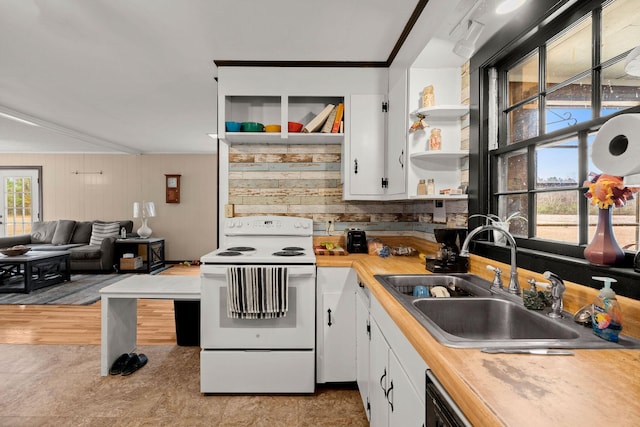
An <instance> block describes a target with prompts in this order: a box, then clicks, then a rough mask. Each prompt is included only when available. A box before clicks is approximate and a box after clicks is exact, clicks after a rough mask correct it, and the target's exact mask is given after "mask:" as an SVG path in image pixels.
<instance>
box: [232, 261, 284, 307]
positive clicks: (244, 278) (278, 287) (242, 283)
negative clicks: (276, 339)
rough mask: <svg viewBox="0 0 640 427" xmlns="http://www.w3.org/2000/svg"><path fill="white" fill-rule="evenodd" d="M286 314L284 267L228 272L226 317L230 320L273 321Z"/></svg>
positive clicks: (247, 268) (253, 268)
mask: <svg viewBox="0 0 640 427" xmlns="http://www.w3.org/2000/svg"><path fill="white" fill-rule="evenodd" d="M288 310H289V272H288V270H287V268H286V267H229V268H227V316H228V317H229V318H232V319H274V318H278V317H285V316H286V315H287V311H288Z"/></svg>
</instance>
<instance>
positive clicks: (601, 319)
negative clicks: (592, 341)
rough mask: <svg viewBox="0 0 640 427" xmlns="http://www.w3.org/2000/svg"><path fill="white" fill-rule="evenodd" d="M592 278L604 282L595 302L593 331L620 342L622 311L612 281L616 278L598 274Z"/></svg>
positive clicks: (592, 319)
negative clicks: (612, 287)
mask: <svg viewBox="0 0 640 427" xmlns="http://www.w3.org/2000/svg"><path fill="white" fill-rule="evenodd" d="M592 279H593V280H599V281H602V282H604V287H603V288H602V289H600V292H599V293H598V296H597V298H596V300H595V301H594V302H593V311H592V314H591V325H592V326H593V332H595V334H596V335H598V336H599V337H600V338H603V339H605V340H607V341H611V342H618V334H619V333H620V331H621V330H622V311H621V310H620V305H619V304H618V300H617V299H616V293H615V292H614V291H613V289H611V283H612V282H616V280H615V279H612V278H610V277H598V276H594V277H592Z"/></svg>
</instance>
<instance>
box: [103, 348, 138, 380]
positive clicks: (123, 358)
mask: <svg viewBox="0 0 640 427" xmlns="http://www.w3.org/2000/svg"><path fill="white" fill-rule="evenodd" d="M135 355H136V354H135V353H124V354H122V355H120V357H118V358H117V359H116V361H115V362H113V365H111V369H109V374H110V375H120V374H121V373H122V370H123V369H124V367H125V366H126V365H127V364H128V363H129V362H130V361H131V359H133V356H135Z"/></svg>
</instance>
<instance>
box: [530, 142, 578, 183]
mask: <svg viewBox="0 0 640 427" xmlns="http://www.w3.org/2000/svg"><path fill="white" fill-rule="evenodd" d="M580 184H582V183H580ZM577 186H578V140H577V139H570V140H568V141H562V142H557V143H553V144H549V145H545V146H542V147H538V148H536V188H559V187H573V188H576V187H577Z"/></svg>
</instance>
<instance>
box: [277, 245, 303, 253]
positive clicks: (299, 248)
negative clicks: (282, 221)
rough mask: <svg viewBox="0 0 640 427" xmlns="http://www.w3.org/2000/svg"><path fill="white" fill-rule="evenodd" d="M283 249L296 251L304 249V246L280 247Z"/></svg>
mask: <svg viewBox="0 0 640 427" xmlns="http://www.w3.org/2000/svg"><path fill="white" fill-rule="evenodd" d="M282 250H283V251H297V252H302V251H304V248H301V247H300V246H287V247H286V248H282Z"/></svg>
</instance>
